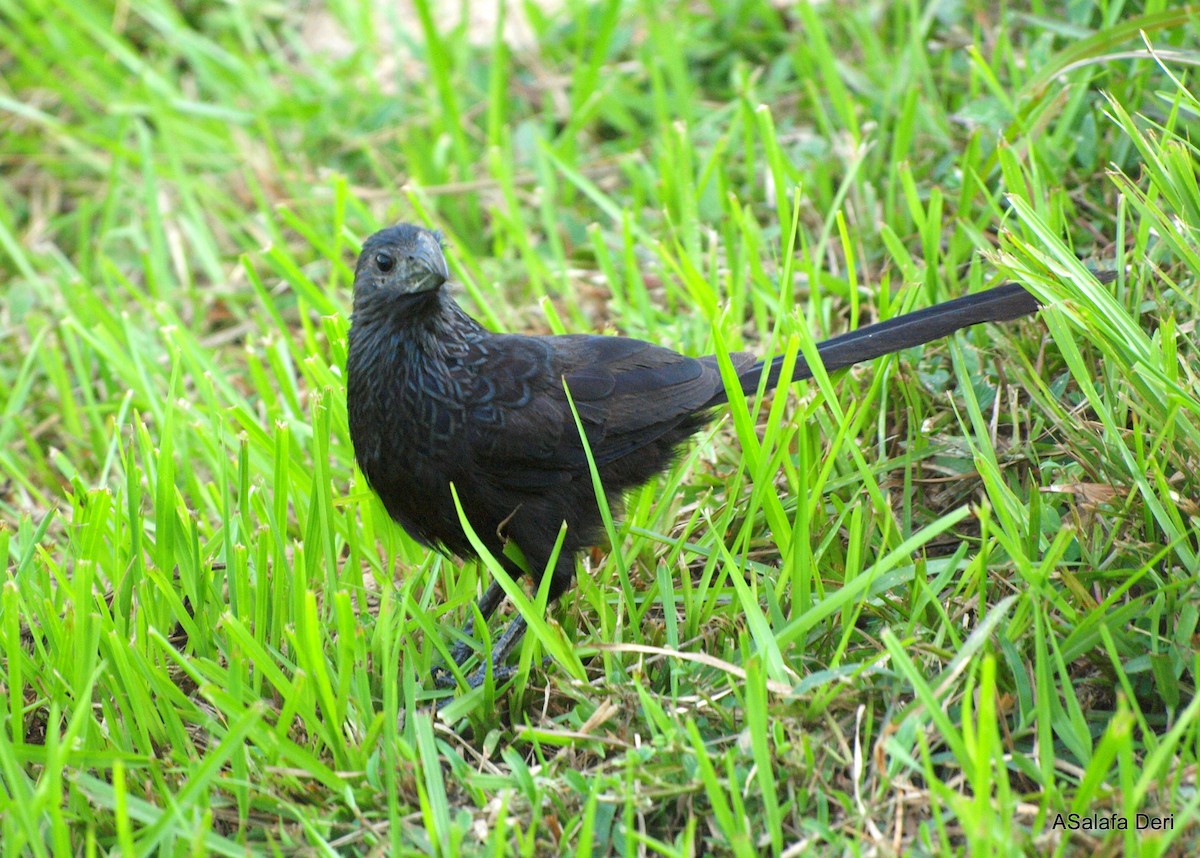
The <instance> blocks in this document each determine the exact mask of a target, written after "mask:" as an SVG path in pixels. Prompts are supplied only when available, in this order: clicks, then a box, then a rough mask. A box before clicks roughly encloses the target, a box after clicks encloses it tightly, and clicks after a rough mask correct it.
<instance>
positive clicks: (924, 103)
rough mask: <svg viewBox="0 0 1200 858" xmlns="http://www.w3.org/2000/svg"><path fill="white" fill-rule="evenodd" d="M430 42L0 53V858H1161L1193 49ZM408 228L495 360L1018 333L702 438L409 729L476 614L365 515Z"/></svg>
mask: <svg viewBox="0 0 1200 858" xmlns="http://www.w3.org/2000/svg"><path fill="white" fill-rule="evenodd" d="M413 5H414V6H415V7H416V9H417V12H416V13H409V14H402V13H400V12H397V11H395V10H393V8H392V5H391V4H386V3H379V4H375V5H374V6H372V5H370V4H362V5H356V4H354V3H350V2H344V3H335V4H331V5H330V6H329V8H321V7H318V6H316V5H312V6H307V5H305V4H277V3H267V2H259V0H250V2H246V3H205V2H198V0H195V1H194V2H185V3H181V4H172V3H167V2H163V0H145V2H141V0H139V2H137V3H133V4H117V5H116V7H115V8H114V7H112V6H110V5H109V4H105V3H100V2H94V0H80V2H71V3H66V2H62V0H0V139H2V140H3V141H4V145H3V146H2V147H0V295H2V301H0V556H3V557H4V558H6V560H7V571H6V573H5V577H4V582H3V586H0V854H3V855H6V856H7V855H35V856H50V855H55V856H57V855H68V854H81V855H82V854H87V855H94V854H125V855H134V854H145V853H157V854H168V855H182V854H197V855H208V854H230V855H245V854H305V855H307V854H326V855H333V854H344V855H359V854H361V855H381V854H392V855H407V854H414V855H415V854H437V855H456V854H472V855H500V854H519V855H546V854H565V855H574V854H579V855H596V856H600V855H664V856H665V855H681V856H682V855H696V854H729V855H739V856H740V855H746V856H752V855H759V854H764V853H777V854H788V855H801V854H837V855H842V854H861V853H872V854H875V853H880V854H890V853H892V852H896V851H898V852H904V853H913V854H970V855H983V854H990V853H999V854H1011V853H1025V854H1046V853H1051V854H1066V855H1072V854H1092V853H1096V854H1101V855H1108V854H1138V855H1186V854H1195V853H1196V851H1197V850H1198V849H1200V826H1198V825H1197V822H1196V815H1197V807H1198V805H1200V792H1197V789H1196V769H1197V765H1198V764H1200V759H1198V754H1200V751H1198V749H1200V697H1197V695H1196V694H1195V687H1196V677H1197V670H1198V668H1200V662H1198V660H1197V641H1198V640H1200V637H1198V633H1200V629H1198V628H1197V625H1198V621H1200V608H1198V607H1197V606H1198V605H1200V580H1198V577H1200V536H1198V533H1200V500H1198V499H1200V351H1198V347H1197V346H1198V344H1197V340H1198V337H1197V329H1196V325H1197V320H1200V297H1198V294H1200V293H1198V292H1197V280H1198V277H1200V240H1198V236H1200V232H1198V231H1200V187H1198V185H1197V171H1196V164H1197V160H1198V159H1197V149H1196V143H1195V139H1194V129H1195V128H1196V127H1197V125H1196V123H1197V119H1198V118H1200V100H1198V98H1197V95H1196V87H1195V80H1196V66H1197V64H1200V11H1198V10H1197V9H1195V8H1189V7H1184V6H1181V5H1180V4H1178V3H1176V2H1174V0H1144V2H1120V0H1112V2H1095V3H1088V2H1072V3H1045V2H1031V3H1025V4H1000V5H999V7H998V5H997V4H994V3H985V2H976V0H966V2H962V3H957V4H953V3H940V4H939V3H926V4H919V3H904V2H896V3H891V2H884V0H874V1H872V0H868V2H861V3H856V4H841V3H824V4H816V5H812V6H809V5H804V4H800V5H796V6H787V7H786V8H779V6H780V5H782V4H770V3H766V2H751V0H747V2H740V3H738V2H724V3H712V4H694V3H693V4H686V3H677V2H669V3H650V2H641V3H637V2H629V3H619V2H602V3H597V4H591V3H583V2H578V0H573V2H567V3H565V4H563V5H564V8H563V9H562V10H561V11H558V12H549V11H545V12H539V11H538V10H537V9H536V8H533V7H530V8H528V9H526V10H525V11H526V12H527V13H528V15H529V20H530V25H529V32H530V33H531V35H532V38H531V39H530V40H529V41H528V43H524V42H520V43H514V44H512V45H506V44H503V43H502V42H500V41H499V40H498V39H497V38H496V35H495V34H497V33H500V32H502V29H501V27H500V25H497V26H496V27H495V28H489V27H487V26H484V27H480V26H473V27H470V28H468V27H466V26H463V25H460V24H459V23H458V22H457V19H456V18H454V17H451V18H449V19H446V18H444V16H443V14H442V13H440V12H439V11H438V9H440V7H441V5H444V4H431V3H428V2H427V0H417V2H415V3H414V4H413ZM293 7H298V8H293ZM516 11H517V10H516V9H515V8H512V9H509V10H508V14H509V15H510V16H512V15H514V14H516ZM476 24H478V21H477V22H476ZM489 33H492V36H491V37H490V38H489V36H488V34H489ZM330 34H336V38H333V37H331V35H330ZM397 220H413V221H418V222H423V223H427V224H429V225H432V226H436V227H438V228H440V229H442V230H443V231H444V232H445V234H446V236H447V238H448V242H449V248H450V255H451V266H452V269H453V271H454V274H455V279H456V281H457V283H458V284H459V285H458V286H457V287H456V289H457V292H458V294H459V296H460V298H461V300H462V301H463V303H464V306H466V307H467V308H468V309H469V310H470V311H471V312H472V313H473V314H474V315H476V316H477V317H478V318H480V319H481V320H482V321H484V322H485V323H486V324H489V325H492V326H494V327H497V328H501V329H505V330H522V331H537V332H544V331H555V332H562V331H602V332H615V333H621V334H626V335H631V336H639V337H643V338H648V339H651V340H654V341H656V342H660V343H663V344H666V345H670V346H672V347H675V348H678V349H680V350H683V351H686V352H688V353H692V354H702V353H711V352H713V351H716V352H718V353H721V352H725V351H728V350H736V349H752V350H754V351H756V352H758V353H760V354H763V355H766V354H771V353H785V352H786V353H790V354H806V355H811V353H812V352H811V349H812V342H813V340H814V339H820V338H821V337H824V336H827V335H830V334H833V333H837V332H840V331H844V330H847V329H850V328H853V327H855V326H857V325H860V324H865V323H868V322H871V321H874V320H877V319H881V318H888V317H891V316H893V315H896V314H898V313H900V312H904V311H906V310H908V309H911V308H915V307H920V306H926V305H928V304H930V303H932V302H936V301H939V300H945V299H948V298H951V297H954V296H957V295H960V294H963V293H965V292H967V291H970V290H974V289H979V288H983V287H985V286H987V285H989V284H992V283H995V282H998V281H1000V280H1002V279H1005V278H1016V279H1019V280H1020V281H1021V282H1023V283H1026V284H1027V285H1028V287H1029V288H1030V289H1031V290H1033V291H1034V292H1035V293H1036V294H1037V295H1038V296H1039V297H1041V298H1042V299H1043V300H1044V301H1045V303H1046V309H1045V310H1044V311H1043V312H1042V313H1041V314H1040V315H1039V316H1038V317H1037V318H1036V319H1033V320H1028V321H1021V322H1017V323H1012V324H1008V325H1003V326H997V325H991V326H984V327H982V328H979V329H974V330H971V331H969V332H965V333H962V334H960V335H957V336H955V337H954V338H952V339H951V340H949V341H946V342H942V343H937V344H934V345H931V346H929V347H926V348H924V349H920V350H910V351H908V352H906V353H904V354H902V355H900V356H897V357H890V358H887V359H883V360H879V361H876V362H874V364H872V365H870V366H866V367H858V368H855V369H852V370H850V371H848V372H844V373H839V374H836V375H834V376H833V377H829V376H827V375H825V374H824V373H818V376H817V378H816V379H814V380H813V381H810V382H805V383H803V384H800V385H796V386H793V387H791V388H789V389H787V391H786V393H784V392H782V391H781V392H780V393H777V394H775V395H774V396H771V397H764V398H755V397H749V398H748V399H744V398H743V397H740V396H738V395H736V394H735V395H734V397H733V398H734V402H733V404H732V405H731V408H730V416H729V417H728V418H727V419H725V420H723V421H721V422H720V423H719V424H717V425H715V426H714V427H713V429H712V430H711V431H709V432H706V433H703V434H702V435H701V436H699V437H698V438H697V440H696V442H695V443H694V444H692V445H689V446H688V447H687V448H686V450H685V453H684V455H683V457H682V459H681V461H680V463H679V464H678V465H677V466H676V467H675V468H673V469H672V470H671V471H669V472H668V473H666V474H664V475H663V476H662V477H661V478H660V479H658V480H656V481H655V482H653V483H652V484H650V485H648V486H647V487H645V488H643V489H640V490H638V491H635V492H633V493H631V494H630V495H629V496H628V498H627V499H626V503H625V509H624V513H623V515H621V516H617V517H616V518H614V519H613V521H612V525H611V533H612V534H613V548H612V550H611V551H605V552H596V553H593V554H590V555H588V556H585V557H583V558H581V560H580V565H579V583H578V586H577V588H576V589H575V590H574V591H573V592H572V593H571V594H570V595H568V596H567V597H566V598H565V599H564V600H563V601H562V604H561V605H560V606H557V607H555V608H553V609H552V610H551V611H550V613H549V616H548V620H547V621H546V622H541V621H539V620H538V619H537V617H538V616H539V615H538V613H537V610H538V609H537V607H536V606H537V605H539V604H540V602H539V599H538V595H537V594H536V593H532V594H530V597H529V599H530V600H529V602H526V603H524V606H523V609H528V610H532V612H533V615H532V616H531V617H530V621H531V628H532V632H531V634H530V635H529V639H528V641H527V643H526V645H525V647H524V649H523V651H522V654H521V661H520V664H521V666H522V669H521V671H520V673H519V674H518V676H517V678H516V679H515V681H514V682H512V683H511V684H510V685H509V686H508V687H506V688H496V687H494V686H493V685H492V684H490V683H489V684H488V685H486V686H485V687H484V688H482V689H479V690H477V691H473V692H470V693H464V694H461V695H459V696H457V697H456V699H455V700H454V702H452V703H451V704H449V705H448V706H446V707H445V708H444V709H443V710H442V711H441V712H440V713H438V714H436V715H435V714H434V713H432V712H431V711H430V709H429V704H431V703H432V702H434V701H435V700H436V699H439V695H440V692H438V691H436V690H435V689H433V687H432V684H431V683H430V682H429V679H428V677H429V672H430V669H431V668H432V667H433V666H434V665H436V664H439V663H441V661H442V660H443V658H444V656H445V653H446V651H447V648H448V647H449V646H450V645H451V644H452V643H453V640H454V638H453V637H452V634H451V632H450V631H449V630H450V629H451V628H453V627H456V626H458V625H459V624H461V623H462V622H463V621H464V620H465V618H466V617H467V616H468V615H469V612H470V610H471V607H470V604H471V600H472V599H473V598H474V597H475V596H476V595H477V593H478V592H479V588H480V586H481V581H486V580H487V579H488V578H489V577H490V575H491V574H492V572H491V571H489V569H488V568H487V566H486V565H484V564H481V563H475V562H469V563H466V564H465V565H460V564H459V563H458V561H457V560H454V559H448V558H443V557H440V556H437V555H431V554H429V553H428V552H426V551H425V550H423V549H421V548H420V547H419V546H417V545H416V544H415V543H413V542H412V541H411V540H409V539H408V537H407V536H405V535H404V534H403V533H402V532H401V531H400V529H399V528H398V527H396V526H395V525H394V524H392V523H391V521H390V520H389V519H388V518H387V516H386V514H385V513H384V511H383V510H382V507H381V506H380V505H379V504H378V502H377V501H376V500H375V499H374V498H373V497H372V496H371V494H370V492H369V490H368V489H367V487H366V485H365V483H364V481H363V479H362V477H361V475H359V474H358V473H356V471H355V470H354V467H353V459H352V452H351V448H350V445H349V440H348V437H347V429H346V413H345V402H344V385H343V368H344V366H345V336H346V330H347V327H348V311H349V305H350V283H351V265H352V264H353V259H354V255H355V252H356V250H357V248H358V245H359V242H360V241H361V240H362V238H364V237H365V236H366V235H368V234H369V233H370V232H372V231H373V230H375V229H377V228H378V227H380V226H383V225H385V224H388V223H392V222H395V221H397ZM1080 260H1082V261H1080ZM1088 268H1098V269H1106V270H1115V271H1117V272H1119V277H1118V279H1117V280H1116V281H1115V282H1114V283H1112V284H1108V285H1100V284H1098V283H1097V282H1096V281H1095V280H1094V279H1092V278H1091V277H1090V275H1089V274H1088V273H1087V269H1088ZM530 606H533V607H532V608H531V607H530ZM492 631H493V634H495V633H498V631H499V626H498V624H497V623H493V629H492ZM545 654H550V655H551V656H552V660H551V663H550V664H549V666H547V667H542V658H543V656H544V655H545ZM1071 813H1079V814H1083V815H1084V816H1085V817H1086V818H1087V819H1088V820H1089V821H1090V820H1095V819H1103V820H1105V821H1108V820H1110V819H1112V818H1114V817H1110V814H1115V815H1116V817H1115V818H1116V819H1124V820H1127V821H1128V823H1129V830H1128V831H1122V830H1117V831H1070V830H1063V829H1061V828H1055V826H1054V822H1055V819H1056V817H1057V816H1058V815H1059V814H1062V815H1063V816H1064V817H1065V816H1066V815H1068V814H1071ZM1138 813H1142V814H1147V815H1149V816H1150V817H1153V818H1160V817H1167V816H1170V817H1171V819H1172V821H1173V827H1171V828H1170V829H1169V830H1166V831H1137V830H1135V827H1134V823H1135V821H1136V817H1135V816H1134V815H1135V814H1138Z"/></svg>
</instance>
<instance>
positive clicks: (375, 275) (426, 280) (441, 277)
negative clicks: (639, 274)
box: [354, 223, 450, 304]
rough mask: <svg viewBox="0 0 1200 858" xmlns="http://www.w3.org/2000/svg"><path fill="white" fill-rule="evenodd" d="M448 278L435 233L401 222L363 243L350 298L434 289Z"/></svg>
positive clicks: (439, 242)
mask: <svg viewBox="0 0 1200 858" xmlns="http://www.w3.org/2000/svg"><path fill="white" fill-rule="evenodd" d="M449 279H450V269H449V268H447V266H446V255H445V254H444V253H443V252H442V239H441V236H440V235H439V234H438V233H436V232H431V231H429V230H427V229H423V228H421V227H419V226H413V225H412V224H407V223H401V224H397V225H396V226H389V227H388V228H387V229H382V230H380V231H379V232H377V233H375V234H374V235H372V236H371V237H370V238H368V239H367V240H366V241H365V242H364V243H363V248H362V252H361V253H360V254H359V255H358V264H357V265H355V267H354V299H355V303H356V304H357V303H358V302H359V301H362V300H365V299H367V298H371V297H374V296H378V297H379V298H383V299H385V300H386V299H388V298H392V299H395V298H399V297H402V296H405V295H420V294H423V293H427V292H436V291H437V290H438V289H439V288H440V287H441V286H442V284H443V283H445V282H446V281H447V280H449Z"/></svg>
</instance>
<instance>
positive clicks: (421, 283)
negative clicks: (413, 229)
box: [412, 232, 450, 292]
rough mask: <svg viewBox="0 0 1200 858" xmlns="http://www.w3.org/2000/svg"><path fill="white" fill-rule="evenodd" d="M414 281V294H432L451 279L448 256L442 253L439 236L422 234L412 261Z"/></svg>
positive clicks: (429, 233) (427, 233)
mask: <svg viewBox="0 0 1200 858" xmlns="http://www.w3.org/2000/svg"><path fill="white" fill-rule="evenodd" d="M412 279H413V285H414V288H413V290H412V291H414V292H432V291H433V290H434V289H439V288H441V286H442V284H443V283H445V282H446V281H447V280H449V279H450V269H449V267H448V266H447V265H446V254H445V253H443V252H442V245H441V242H440V241H438V238H437V236H436V235H434V234H433V233H431V232H422V233H421V235H420V237H419V238H418V239H417V248H416V253H415V254H413V259H412Z"/></svg>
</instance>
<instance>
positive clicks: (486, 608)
mask: <svg viewBox="0 0 1200 858" xmlns="http://www.w3.org/2000/svg"><path fill="white" fill-rule="evenodd" d="M503 601H504V588H503V587H501V586H500V582H499V581H495V580H493V581H492V583H491V584H489V585H488V588H487V590H486V591H485V592H484V594H483V595H482V596H480V597H479V601H478V602H477V603H476V607H478V608H479V615H480V616H481V617H482V618H483V621H484V622H485V623H486V622H487V621H488V618H490V617H491V616H492V614H493V613H495V611H496V608H498V607H500V603H501V602H503ZM462 633H463V637H464V638H466V640H458V641H455V643H454V646H453V647H452V648H451V649H450V658H452V659H453V660H454V663H455V664H462V663H463V662H464V661H466V660H467V659H468V658H470V657H471V653H473V652H474V651H475V650H474V648H473V647H472V646H471V639H472V638H474V637H475V612H474V611H472V612H471V616H470V617H469V618H468V619H467V624H466V625H465V626H463V630H462Z"/></svg>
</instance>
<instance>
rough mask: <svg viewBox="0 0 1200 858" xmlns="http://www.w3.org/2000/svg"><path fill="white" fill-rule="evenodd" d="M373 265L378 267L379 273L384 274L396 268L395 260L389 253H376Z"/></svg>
mask: <svg viewBox="0 0 1200 858" xmlns="http://www.w3.org/2000/svg"><path fill="white" fill-rule="evenodd" d="M375 265H377V266H378V267H379V270H380V271H382V272H384V273H385V274H386V273H387V272H389V271H391V270H392V269H393V268H395V267H396V260H395V258H393V257H392V255H391V254H390V253H376V254H375Z"/></svg>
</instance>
